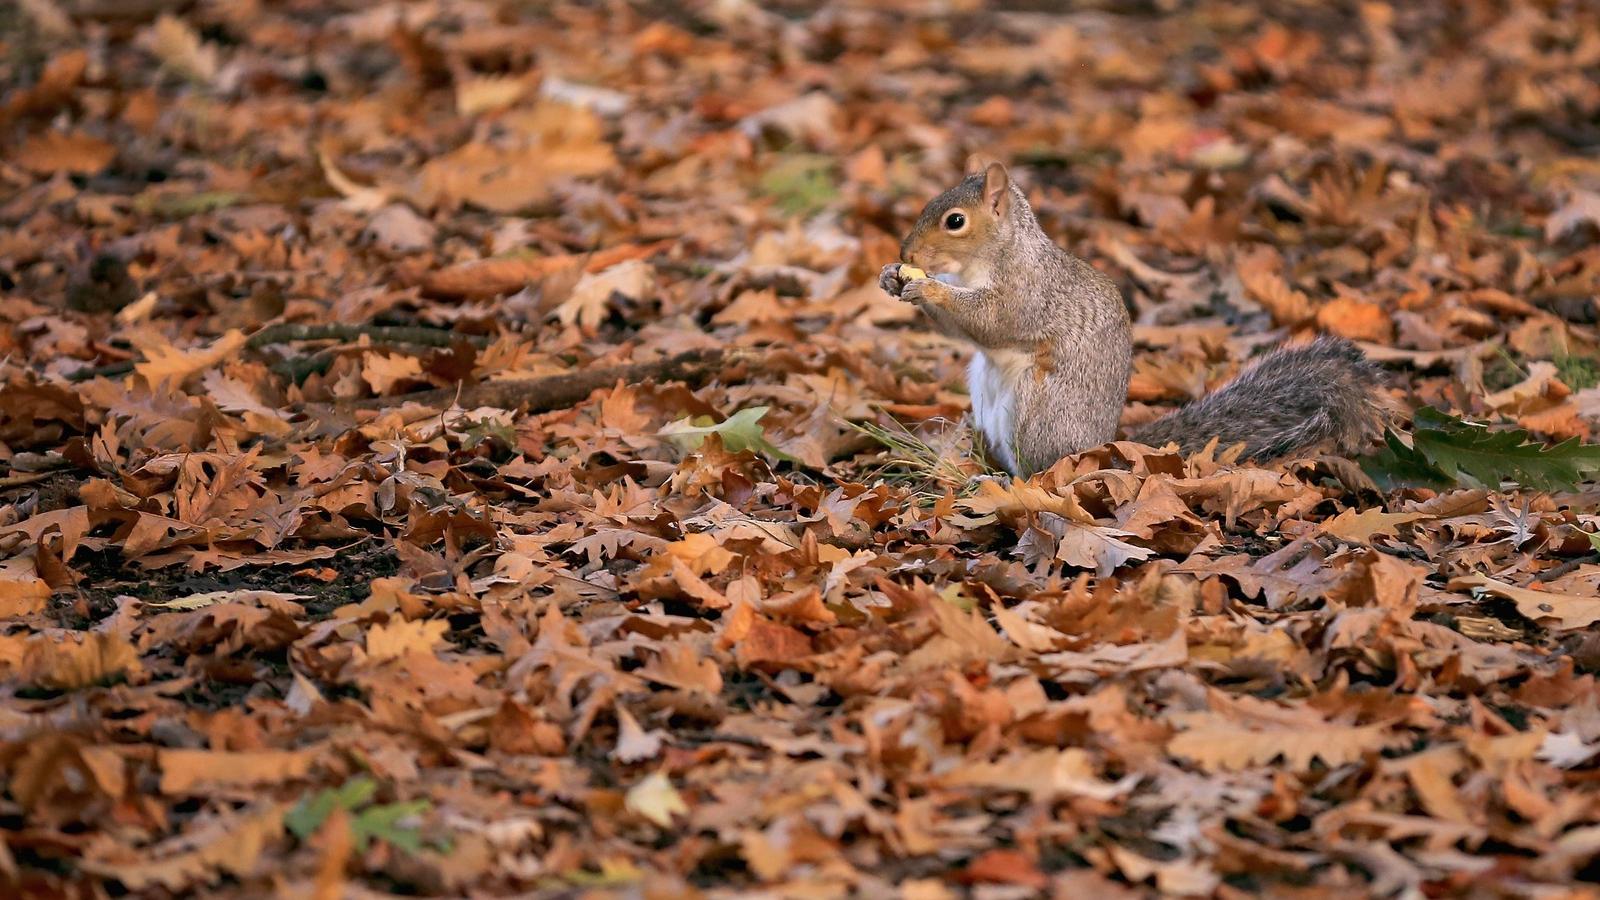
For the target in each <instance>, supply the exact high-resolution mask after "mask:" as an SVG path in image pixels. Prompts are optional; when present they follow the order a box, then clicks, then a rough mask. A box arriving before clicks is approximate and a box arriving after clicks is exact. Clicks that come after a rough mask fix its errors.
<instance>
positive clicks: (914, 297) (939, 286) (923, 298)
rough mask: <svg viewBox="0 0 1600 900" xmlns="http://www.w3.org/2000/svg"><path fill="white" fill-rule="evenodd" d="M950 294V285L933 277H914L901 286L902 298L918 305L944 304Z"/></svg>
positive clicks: (948, 299)
mask: <svg viewBox="0 0 1600 900" xmlns="http://www.w3.org/2000/svg"><path fill="white" fill-rule="evenodd" d="M950 296H951V290H950V285H948V284H945V283H944V282H942V281H935V280H934V279H932V278H917V279H913V280H911V281H908V282H906V283H905V284H904V285H903V286H902V287H901V288H900V299H901V300H904V301H906V302H907V303H915V304H916V305H917V306H942V305H944V304H946V303H948V302H949V301H950Z"/></svg>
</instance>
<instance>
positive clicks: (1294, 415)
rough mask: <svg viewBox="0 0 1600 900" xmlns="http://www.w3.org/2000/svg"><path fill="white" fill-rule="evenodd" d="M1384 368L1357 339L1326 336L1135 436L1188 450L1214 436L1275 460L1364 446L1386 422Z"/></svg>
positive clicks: (1278, 354) (1282, 353)
mask: <svg viewBox="0 0 1600 900" xmlns="http://www.w3.org/2000/svg"><path fill="white" fill-rule="evenodd" d="M1380 381H1381V378H1380V373H1379V369H1378V367H1377V366H1376V365H1374V364H1373V363H1372V362H1371V361H1370V360H1368V359H1367V358H1366V356H1365V354H1363V353H1362V352H1361V350H1360V349H1359V348H1357V347H1356V346H1355V345H1354V344H1352V343H1350V342H1349V341H1347V340H1345V339H1343V338H1337V337H1321V338H1318V339H1317V340H1315V341H1312V342H1311V343H1309V344H1306V345H1303V346H1299V347H1286V348H1283V349H1280V350H1275V351H1273V352H1272V353H1270V354H1268V355H1267V356H1265V357H1263V358H1262V359H1261V361H1259V362H1257V363H1256V364H1255V365H1252V366H1250V367H1249V368H1248V369H1246V370H1245V371H1244V372H1243V373H1241V374H1240V375H1239V377H1237V378H1235V379H1234V380H1233V381H1231V382H1229V383H1228V384H1226V385H1224V386H1223V387H1221V388H1219V389H1218V390H1216V391H1214V392H1212V393H1210V394H1208V395H1206V396H1205V397H1202V398H1200V399H1199V400H1196V401H1194V402H1193V403H1190V404H1189V405H1188V406H1185V407H1183V408H1182V409H1179V410H1177V411H1176V412H1173V413H1170V414H1168V415H1166V416H1163V417H1161V418H1160V419H1157V420H1155V421H1154V422H1151V423H1150V424H1148V425H1144V426H1141V427H1139V428H1135V429H1134V430H1133V433H1132V435H1131V437H1132V438H1133V439H1134V440H1136V441H1138V442H1139V443H1141V444H1149V445H1152V446H1156V447H1161V446H1164V445H1166V444H1168V443H1176V444H1177V445H1178V446H1179V447H1181V448H1182V449H1183V451H1184V452H1185V453H1189V452H1192V451H1194V450H1198V449H1200V448H1201V447H1204V446H1205V445H1206V443H1207V442H1208V441H1210V440H1211V439H1212V438H1213V437H1215V438H1218V439H1219V441H1218V446H1219V448H1226V447H1231V446H1233V445H1234V444H1239V443H1242V444H1244V445H1245V452H1244V458H1246V459H1252V460H1268V459H1275V458H1277V457H1280V456H1288V455H1290V454H1292V453H1295V452H1297V451H1300V450H1305V449H1308V448H1310V447H1312V446H1315V445H1319V444H1329V445H1332V446H1333V447H1334V448H1336V449H1337V450H1339V451H1340V452H1350V451H1354V450H1357V449H1359V448H1360V447H1361V445H1362V444H1364V443H1365V442H1366V441H1367V440H1368V439H1369V438H1371V437H1373V436H1375V435H1376V434H1377V433H1378V431H1379V429H1380V428H1381V427H1382V424H1383V406H1382V404H1381V403H1380V402H1379V399H1378V395H1377V389H1378V386H1379V384H1380Z"/></svg>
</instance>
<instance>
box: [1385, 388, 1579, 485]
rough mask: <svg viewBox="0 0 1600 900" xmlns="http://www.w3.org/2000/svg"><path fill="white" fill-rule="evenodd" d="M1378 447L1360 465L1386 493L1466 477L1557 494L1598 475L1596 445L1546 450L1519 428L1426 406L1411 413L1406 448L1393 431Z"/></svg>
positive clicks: (1573, 440) (1455, 481) (1567, 442)
mask: <svg viewBox="0 0 1600 900" xmlns="http://www.w3.org/2000/svg"><path fill="white" fill-rule="evenodd" d="M1384 444H1385V446H1384V449H1383V450H1381V451H1379V452H1378V453H1376V454H1374V455H1373V456H1371V457H1368V458H1367V459H1365V460H1363V461H1362V467H1363V468H1364V469H1366V472H1367V474H1368V475H1370V476H1372V479H1373V480H1374V481H1376V482H1378V483H1379V484H1380V485H1382V486H1383V487H1384V488H1386V489H1392V488H1395V487H1400V486H1404V485H1421V486H1425V487H1433V488H1446V487H1452V486H1454V485H1456V484H1458V483H1460V482H1461V481H1462V480H1463V478H1470V479H1471V480H1473V481H1476V482H1478V483H1479V484H1482V485H1483V486H1485V487H1491V488H1497V487H1499V486H1500V484H1501V483H1502V482H1506V481H1514V482H1516V483H1518V484H1521V485H1523V486H1525V487H1530V488H1535V489H1538V490H1557V489H1562V488H1571V487H1575V486H1576V485H1577V484H1578V483H1580V482H1582V481H1584V480H1585V477H1586V476H1588V475H1590V474H1592V473H1594V472H1597V471H1600V445H1595V444H1584V443H1581V442H1579V441H1578V439H1577V438H1570V439H1568V440H1565V441H1562V442H1561V443H1559V444H1555V445H1554V446H1547V445H1545V444H1542V443H1539V442H1538V441H1535V440H1534V439H1533V438H1532V436H1531V435H1529V434H1528V432H1526V431H1524V430H1522V429H1520V428H1510V429H1506V430H1503V431H1490V430H1489V429H1488V427H1487V426H1484V425H1480V424H1478V423H1475V422H1466V421H1463V420H1461V419H1458V418H1456V417H1455V416H1451V415H1449V414H1447V413H1443V412H1440V411H1439V410H1436V409H1431V408H1423V409H1420V410H1418V411H1417V413H1416V416H1415V417H1414V419H1413V426H1412V432H1411V443H1410V445H1409V446H1408V445H1407V444H1406V443H1405V442H1404V441H1402V440H1401V439H1400V437H1399V436H1398V435H1396V434H1395V433H1394V432H1393V431H1391V432H1389V433H1388V434H1387V435H1385V437H1384Z"/></svg>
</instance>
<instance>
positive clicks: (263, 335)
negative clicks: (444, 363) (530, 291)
mask: <svg viewBox="0 0 1600 900" xmlns="http://www.w3.org/2000/svg"><path fill="white" fill-rule="evenodd" d="M363 337H367V338H370V339H371V340H372V342H373V343H374V344H411V345H413V346H417V347H451V346H454V345H455V344H456V343H457V342H458V341H466V342H467V343H469V344H472V345H473V346H475V347H487V346H488V345H489V338H487V337H484V336H483V335H481V334H462V333H461V332H459V331H451V330H450V329H448V328H433V327H430V326H427V325H347V324H343V323H337V322H336V323H331V324H325V325H301V324H296V323H292V322H286V323H281V324H278V325H269V326H267V327H266V328H263V329H261V330H260V331H257V332H256V333H255V334H252V335H250V337H249V339H247V340H246V341H245V346H246V347H249V348H250V349H252V350H259V349H261V348H262V347H268V346H271V345H273V344H292V343H296V342H299V341H354V340H359V339H361V338H363ZM330 359H331V358H324V357H323V356H322V355H321V354H314V355H312V357H310V359H309V360H308V361H305V362H295V361H294V360H293V359H290V360H285V361H284V362H283V363H279V364H278V365H275V366H273V370H274V371H279V369H280V368H282V369H283V370H282V371H280V372H279V374H282V375H284V376H285V377H289V378H293V380H294V381H296V382H299V381H303V380H305V376H306V375H307V374H309V373H310V372H312V371H316V370H317V369H318V368H319V367H320V368H321V369H324V370H325V369H326V368H327V363H328V362H329V361H330ZM137 363H138V360H131V359H130V360H123V361H122V362H115V363H111V364H109V365H104V366H97V367H95V368H92V369H79V370H78V371H76V372H73V373H72V374H70V375H68V376H67V380H68V381H89V380H92V379H95V378H115V377H117V376H118V375H126V374H128V373H129V372H132V371H133V369H134V366H135V365H136V364H137ZM297 373H298V376H299V377H295V375H296V374H297Z"/></svg>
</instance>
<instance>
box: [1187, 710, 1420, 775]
mask: <svg viewBox="0 0 1600 900" xmlns="http://www.w3.org/2000/svg"><path fill="white" fill-rule="evenodd" d="M1388 727H1389V726H1388V725H1387V724H1385V723H1376V724H1372V725H1331V724H1330V725H1325V726H1321V727H1316V728H1294V727H1272V728H1261V729H1256V728H1250V727H1247V726H1245V725H1241V724H1238V723H1235V722H1232V721H1229V720H1227V719H1224V718H1222V717H1220V716H1216V715H1213V714H1201V715H1199V716H1198V717H1196V721H1195V722H1194V723H1193V724H1191V725H1190V726H1189V727H1188V728H1186V729H1185V730H1184V731H1182V732H1180V733H1178V734H1177V735H1175V736H1174V737H1173V738H1172V739H1171V740H1170V741H1168V742H1167V752H1169V753H1171V754H1173V755H1174V756H1181V757H1184V758H1185V759H1191V760H1194V761H1195V762H1196V763H1198V764H1199V765H1200V767H1201V768H1203V769H1206V770H1207V771H1212V772H1216V771H1226V770H1230V769H1233V770H1237V769H1249V768H1254V767H1256V766H1264V765H1266V764H1267V763H1270V762H1272V761H1273V760H1274V759H1276V758H1278V757H1280V756H1281V757H1283V761H1284V764H1285V766H1287V767H1288V769H1289V771H1291V772H1305V771H1308V770H1309V769H1310V768H1311V764H1312V762H1314V761H1317V760H1321V761H1322V762H1323V763H1324V764H1326V765H1328V766H1330V767H1333V766H1342V765H1344V764H1346V763H1352V762H1357V761H1359V760H1360V759H1361V758H1362V757H1364V756H1366V755H1368V754H1376V753H1378V752H1379V751H1381V750H1383V749H1385V748H1386V747H1389V746H1392V745H1393V744H1394V743H1396V738H1395V737H1394V736H1393V735H1391V734H1389V733H1388Z"/></svg>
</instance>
